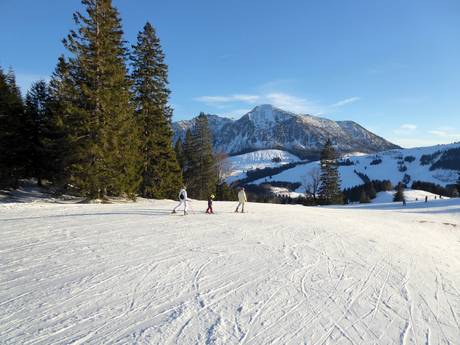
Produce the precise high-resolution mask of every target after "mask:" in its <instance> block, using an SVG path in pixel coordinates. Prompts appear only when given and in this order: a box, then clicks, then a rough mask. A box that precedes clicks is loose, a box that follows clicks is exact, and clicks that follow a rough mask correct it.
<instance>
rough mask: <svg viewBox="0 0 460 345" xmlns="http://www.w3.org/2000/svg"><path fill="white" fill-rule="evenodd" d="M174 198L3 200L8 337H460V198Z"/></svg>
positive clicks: (355, 340)
mask: <svg viewBox="0 0 460 345" xmlns="http://www.w3.org/2000/svg"><path fill="white" fill-rule="evenodd" d="M173 205H175V203H174V202H171V201H152V202H147V201H141V202H139V203H135V204H133V203H131V204H112V205H107V204H106V205H94V204H92V205H89V204H73V205H60V204H45V203H35V204H4V205H0V253H1V254H0V286H1V289H0V306H1V307H0V343H1V344H181V345H184V344H185V345H187V344H226V345H228V344H230V345H231V344H316V345H319V344H328V345H348V344H379V345H384V344H385V345H386V344H388V345H390V344H406V345H421V344H450V345H454V344H458V343H459V339H460V322H459V321H460V271H459V269H458V268H459V267H460V232H459V231H460V230H459V229H460V216H459V214H460V203H459V199H452V200H439V201H433V202H430V203H428V204H424V203H419V204H409V205H408V206H407V207H406V208H404V209H402V208H401V206H399V205H398V204H395V203H392V204H388V205H387V204H384V205H366V206H364V207H362V206H353V207H347V208H345V207H337V208H332V207H312V208H308V207H302V206H286V205H271V204H249V205H248V207H247V208H248V211H249V213H247V214H234V213H233V209H234V207H235V204H234V203H224V202H216V203H215V209H216V211H217V214H216V215H205V214H204V213H203V211H204V209H205V207H206V205H205V203H204V202H193V209H194V210H195V211H196V212H198V213H196V214H193V212H192V214H191V215H189V216H186V217H184V216H174V215H170V214H169V212H170V210H171V208H172V207H173Z"/></svg>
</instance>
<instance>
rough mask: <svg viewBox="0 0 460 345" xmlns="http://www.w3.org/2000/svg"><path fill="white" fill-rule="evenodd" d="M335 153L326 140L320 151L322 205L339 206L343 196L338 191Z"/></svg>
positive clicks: (320, 195)
mask: <svg viewBox="0 0 460 345" xmlns="http://www.w3.org/2000/svg"><path fill="white" fill-rule="evenodd" d="M337 158H338V157H337V153H336V151H335V149H334V147H333V146H332V141H331V140H330V139H328V140H327V141H326V143H325V145H324V148H323V150H322V151H321V159H320V165H321V177H320V181H321V185H320V188H319V193H318V194H319V197H320V200H321V202H322V203H324V204H341V203H343V196H342V193H341V191H340V176H339V168H338V164H337Z"/></svg>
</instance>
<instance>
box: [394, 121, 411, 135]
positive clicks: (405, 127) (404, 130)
mask: <svg viewBox="0 0 460 345" xmlns="http://www.w3.org/2000/svg"><path fill="white" fill-rule="evenodd" d="M416 130H417V125H414V124H412V123H404V124H402V125H401V126H399V127H398V128H396V129H394V130H393V132H394V133H396V134H405V135H408V134H412V133H414V132H415V131H416Z"/></svg>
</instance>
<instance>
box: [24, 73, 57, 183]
mask: <svg viewBox="0 0 460 345" xmlns="http://www.w3.org/2000/svg"><path fill="white" fill-rule="evenodd" d="M49 106H50V94H49V89H48V85H47V84H46V82H45V81H44V80H39V81H37V82H35V83H33V84H32V86H31V88H30V90H29V91H28V92H27V95H26V100H25V118H26V120H25V121H26V124H27V127H26V133H27V134H26V137H27V142H28V147H27V151H28V175H29V177H36V178H37V183H38V185H39V186H41V185H42V179H43V178H47V179H50V177H51V175H52V173H51V172H52V170H53V169H54V167H53V164H52V162H53V159H52V157H51V153H52V148H51V147H52V141H53V138H52V133H53V125H52V119H51V111H50V108H49Z"/></svg>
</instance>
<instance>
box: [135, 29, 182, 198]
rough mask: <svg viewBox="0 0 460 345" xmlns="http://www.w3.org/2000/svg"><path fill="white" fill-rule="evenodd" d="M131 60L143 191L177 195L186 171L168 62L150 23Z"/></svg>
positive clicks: (150, 194) (151, 194)
mask: <svg viewBox="0 0 460 345" xmlns="http://www.w3.org/2000/svg"><path fill="white" fill-rule="evenodd" d="M131 60H132V67H133V72H132V80H133V94H134V97H133V102H134V104H135V108H136V121H137V124H138V126H139V127H140V128H141V132H140V138H141V142H142V146H141V153H142V162H143V164H142V171H141V173H142V182H141V186H140V193H141V195H142V196H144V197H149V198H160V199H161V198H174V197H175V195H176V194H177V190H178V189H179V187H180V185H181V184H182V172H181V168H180V166H179V163H178V162H177V159H176V153H175V152H174V149H173V146H172V135H173V133H172V130H171V116H172V109H171V108H170V107H169V106H168V98H169V94H170V91H169V89H168V66H167V65H166V64H165V62H164V53H163V50H162V48H161V45H160V40H159V39H158V37H157V36H156V33H155V30H154V28H153V27H152V25H151V24H150V23H147V24H145V26H144V29H143V31H141V32H139V34H138V36H137V44H136V45H134V46H133V52H132V54H131Z"/></svg>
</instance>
